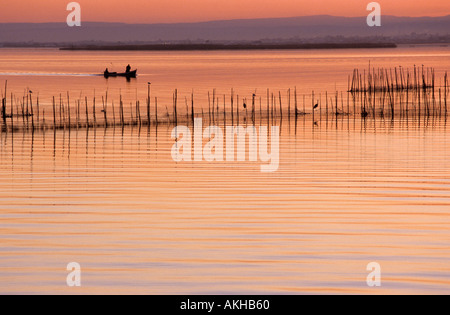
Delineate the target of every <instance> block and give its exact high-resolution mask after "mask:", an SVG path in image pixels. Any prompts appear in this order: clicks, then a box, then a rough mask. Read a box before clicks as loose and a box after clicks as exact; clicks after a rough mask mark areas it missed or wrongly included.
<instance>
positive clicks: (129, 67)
mask: <svg viewBox="0 0 450 315" xmlns="http://www.w3.org/2000/svg"><path fill="white" fill-rule="evenodd" d="M130 71H131V66H130V65H128V66H127V69H126V71H125V72H126V73H128V72H130Z"/></svg>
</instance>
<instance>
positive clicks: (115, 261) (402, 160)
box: [0, 48, 450, 294]
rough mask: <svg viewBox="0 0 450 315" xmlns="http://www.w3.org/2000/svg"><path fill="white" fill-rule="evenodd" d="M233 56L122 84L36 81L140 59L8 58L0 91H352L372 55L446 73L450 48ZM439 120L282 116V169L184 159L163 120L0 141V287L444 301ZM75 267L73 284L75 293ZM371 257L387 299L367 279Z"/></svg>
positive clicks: (449, 137) (178, 57) (192, 61)
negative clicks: (353, 79)
mask: <svg viewBox="0 0 450 315" xmlns="http://www.w3.org/2000/svg"><path fill="white" fill-rule="evenodd" d="M227 54H230V53H224V52H215V53H186V54H184V53H176V54H175V53H174V54H168V55H164V54H159V53H152V54H151V57H152V58H150V59H149V61H148V65H149V66H148V68H145V67H147V66H142V68H143V71H142V76H141V77H139V78H138V79H137V80H136V81H131V82H130V83H126V82H123V81H119V80H118V79H117V80H111V81H105V80H104V79H103V78H101V77H95V76H75V75H72V76H67V75H61V76H56V75H43V73H53V74H54V73H84V74H86V73H92V72H93V71H94V70H92V68H93V66H92V65H94V64H95V65H98V62H97V61H99V60H104V59H107V60H115V61H114V64H118V63H124V62H127V61H128V60H130V59H131V60H130V62H132V63H133V64H134V63H136V64H138V65H140V63H139V60H142V58H144V57H143V53H136V54H134V53H133V54H131V56H132V57H127V58H125V57H124V56H125V54H123V55H122V53H98V54H97V53H83V52H80V53H73V52H72V53H70V52H63V53H61V52H56V51H53V50H49V51H42V50H38V51H34V50H32V51H27V50H24V51H16V50H14V51H13V50H0V80H3V79H7V80H8V84H10V88H11V89H12V90H17V91H20V89H23V88H24V87H26V86H29V87H30V88H33V89H34V90H36V91H39V93H41V95H42V96H43V98H45V97H44V96H45V95H51V94H52V93H59V91H61V93H63V92H65V91H66V86H67V84H69V83H70V84H71V86H72V87H71V91H72V92H74V93H75V91H78V93H80V92H79V91H80V90H83V91H88V90H89V91H90V92H89V93H91V90H92V89H93V88H96V89H98V90H104V89H105V87H106V86H109V88H110V89H111V90H114V89H117V90H119V89H123V90H127V89H128V90H129V93H130V94H132V93H135V92H133V90H134V91H135V90H136V88H137V86H138V85H139V86H142V85H143V86H144V91H142V93H143V96H142V97H143V98H145V94H146V90H145V86H146V82H147V81H148V80H152V81H153V82H155V83H154V85H155V92H159V93H160V94H161V95H162V94H164V93H165V92H164V91H166V92H167V93H171V92H170V91H171V90H170V89H171V88H172V87H178V88H180V89H181V90H183V89H185V90H186V91H188V92H186V93H190V89H192V88H195V89H196V90H199V89H201V88H203V89H204V90H203V91H204V92H206V91H207V90H208V89H210V88H213V87H216V88H218V89H223V90H224V91H225V90H228V89H229V88H231V87H232V86H234V87H235V88H236V89H241V90H242V91H243V93H244V92H246V91H249V93H251V91H253V90H254V89H255V88H261V89H265V88H267V87H270V88H274V89H276V88H280V89H281V88H288V87H290V86H293V85H298V86H302V88H303V86H305V88H304V89H305V93H306V92H307V90H308V89H310V88H314V89H316V90H318V91H319V90H322V91H324V90H327V89H330V90H331V89H334V87H335V86H334V85H335V83H338V85H340V86H342V87H344V88H345V87H346V85H347V81H346V76H347V74H348V73H349V70H350V71H351V69H352V68H353V67H354V66H358V64H359V63H360V64H361V66H365V65H366V62H368V60H369V58H370V59H371V60H372V61H373V62H374V63H379V64H380V66H381V65H383V66H389V65H398V64H399V63H400V64H403V65H405V66H408V65H409V66H410V65H411V64H412V65H413V64H414V63H417V64H419V63H426V64H427V65H428V66H433V65H434V66H439V71H443V70H446V69H447V70H448V69H449V68H450V67H449V65H448V63H449V58H448V57H449V50H448V48H436V49H432V50H430V49H428V48H420V49H416V50H414V49H404V50H399V51H397V52H394V51H387V50H384V51H381V50H380V51H375V52H370V51H345V52H317V53H313V52H280V53H276V56H273V52H261V53H256V54H255V52H252V53H251V54H253V56H256V57H252V58H250V57H248V56H247V55H246V54H250V53H246V52H238V53H231V54H230V55H228V56H227ZM333 54H334V55H333ZM30 56H31V57H32V58H38V59H39V58H41V59H40V60H43V64H42V65H40V63H39V62H36V60H32V61H30V60H28V59H29V58H30ZM27 58H28V59H27ZM95 58H98V59H97V60H96V59H95ZM139 58H141V59H139ZM145 58H148V56H146V57H145ZM250 59H251V60H253V61H252V62H247V61H249V60H250ZM273 59H276V60H278V61H277V62H278V63H273V62H271V60H272V61H273ZM68 60H72V63H68V62H67V61H68ZM164 60H165V61H164ZM186 60H189V62H186ZM293 60H294V61H293ZM295 60H297V61H295ZM228 62H230V63H228ZM253 62H254V63H253ZM292 62H294V63H293V64H294V65H295V67H297V66H298V67H299V68H298V70H296V69H295V67H289V65H291V64H292ZM296 62H298V63H296ZM446 62H447V63H446ZM105 64H106V61H105ZM262 64H264V65H266V66H264V67H266V68H264V67H262ZM47 65H50V69H51V70H49V67H48V66H47ZM230 65H231V66H230ZM235 65H236V67H235ZM238 65H239V66H238ZM300 65H301V67H300ZM80 67H81V68H80ZM103 67H105V66H104V65H103ZM193 68H196V69H197V70H198V71H193ZM266 70H267V73H269V74H268V75H265V73H266ZM1 73H3V74H1ZM6 73H7V74H6ZM20 73H22V74H20ZM23 73H38V74H36V75H24V74H23ZM321 73H322V74H321ZM326 73H329V75H327V74H326ZM202 86H203V87H202ZM309 92H310V91H309ZM138 93H141V91H139V92H138ZM199 94H200V92H199ZM169 96H170V95H169ZM130 97H131V96H130ZM257 123H258V124H259V123H260V122H259V121H258V122H257ZM447 123H448V122H447V120H446V119H445V118H444V117H442V118H440V119H438V118H430V119H426V118H423V117H422V118H421V119H420V120H417V119H415V120H413V119H408V120H407V119H402V120H398V119H396V120H394V121H391V120H389V119H387V120H381V119H378V120H376V121H374V120H373V119H369V120H366V121H363V120H361V119H358V118H356V117H353V116H349V117H340V118H339V119H338V121H336V120H335V119H331V118H330V119H329V120H326V119H325V118H321V120H320V121H318V122H317V125H314V123H313V122H312V121H311V120H310V118H309V117H306V118H303V117H302V118H301V119H299V120H298V121H297V123H295V121H294V120H291V121H290V122H289V121H287V120H284V121H283V123H282V124H281V134H280V166H279V169H278V171H277V172H274V173H261V172H260V165H261V163H259V162H258V163H253V162H215V163H208V162H180V163H176V162H174V161H173V159H172V157H171V153H170V150H171V148H172V146H173V144H174V139H172V138H171V131H172V127H169V126H167V125H160V126H159V127H158V128H155V127H154V126H152V127H151V128H149V129H147V127H145V128H141V129H139V128H125V129H123V130H122V129H121V128H116V129H113V128H109V129H106V130H105V129H103V128H99V129H96V130H92V129H91V130H89V131H87V130H85V129H79V130H74V129H72V130H65V131H64V130H58V131H56V132H53V131H50V130H48V131H47V132H45V133H42V132H38V133H34V134H33V133H31V132H21V133H14V134H11V133H8V134H6V133H2V134H1V142H0V143H1V145H0V150H1V151H0V293H2V294H5V293H152V294H166V293H167V294H168V293H177V294H185V293H190V294H197V293H198V294H219V293H230V294H234V293H248V294H259V293H261V294H270V293H449V292H450V247H449V244H450V163H449V157H450V152H449V151H450V149H449V148H450V134H449V130H448V126H447ZM262 124H263V125H264V121H263V122H262ZM275 124H276V125H279V126H280V122H279V121H278V122H275ZM73 261H75V262H78V263H80V264H81V267H82V287H81V288H69V287H67V286H66V276H67V274H68V272H67V271H66V266H67V264H68V263H69V262H73ZM373 261H374V262H378V263H380V264H381V266H382V287H381V288H369V287H368V286H367V285H366V277H367V274H368V273H369V272H368V271H366V266H367V264H368V263H369V262H373Z"/></svg>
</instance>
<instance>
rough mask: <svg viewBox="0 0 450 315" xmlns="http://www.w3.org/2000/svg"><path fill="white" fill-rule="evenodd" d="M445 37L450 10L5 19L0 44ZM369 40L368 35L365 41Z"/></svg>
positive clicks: (0, 31) (449, 19)
mask: <svg viewBox="0 0 450 315" xmlns="http://www.w3.org/2000/svg"><path fill="white" fill-rule="evenodd" d="M430 36H431V37H433V38H438V39H439V38H440V41H444V42H446V41H447V42H448V38H449V36H450V15H449V16H443V17H419V18H415V17H395V16H383V17H382V26H381V27H369V26H367V24H366V17H352V18H348V17H335V16H325V15H321V16H307V17H294V18H273V19H252V20H230V21H211V22H201V23H178V24H124V23H102V22H82V26H81V27H68V26H67V25H66V24H65V23H40V24H32V23H6V24H5V23H3V24H0V43H3V44H4V43H55V44H60V43H64V44H76V43H80V42H84V43H87V42H95V43H97V44H98V43H99V42H105V43H108V42H109V43H111V42H115V43H117V42H124V43H146V42H148V43H150V42H152V43H158V42H159V43H164V42H206V41H215V42H227V41H237V42H239V41H258V40H259V41H266V42H269V41H275V42H276V41H286V40H294V41H304V42H319V41H322V42H323V41H324V40H330V38H334V39H335V40H339V38H353V39H354V40H358V38H359V39H361V40H362V38H364V39H367V38H372V39H376V38H380V37H385V38H394V39H401V38H409V39H410V40H411V39H413V38H422V39H424V38H427V37H430ZM365 41H367V40H365Z"/></svg>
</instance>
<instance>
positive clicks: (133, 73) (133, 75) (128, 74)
mask: <svg viewBox="0 0 450 315" xmlns="http://www.w3.org/2000/svg"><path fill="white" fill-rule="evenodd" d="M136 73H137V69H136V70H133V71H130V72H122V73H117V72H106V71H105V72H104V73H103V76H104V77H105V78H109V77H126V78H136Z"/></svg>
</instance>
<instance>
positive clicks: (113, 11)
mask: <svg viewBox="0 0 450 315" xmlns="http://www.w3.org/2000/svg"><path fill="white" fill-rule="evenodd" d="M69 2H71V1H70V0H4V1H2V7H1V10H0V23H1V22H58V21H60V22H65V20H66V16H67V14H68V12H67V11H66V6H67V4H68V3H69ZM77 2H78V3H80V5H81V8H82V21H108V22H127V23H158V22H192V21H210V20H219V19H237V18H260V17H292V16H304V15H315V14H329V15H339V16H364V15H366V14H367V13H366V6H367V4H368V3H369V2H371V0H342V1H339V0H78V1H77ZM378 2H379V3H380V4H381V7H382V14H389V15H397V16H425V15H427V16H442V15H449V14H450V1H449V0H414V1H413V0H379V1H378Z"/></svg>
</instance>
